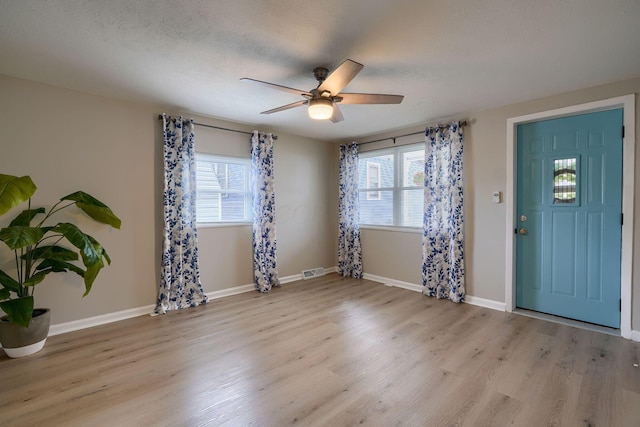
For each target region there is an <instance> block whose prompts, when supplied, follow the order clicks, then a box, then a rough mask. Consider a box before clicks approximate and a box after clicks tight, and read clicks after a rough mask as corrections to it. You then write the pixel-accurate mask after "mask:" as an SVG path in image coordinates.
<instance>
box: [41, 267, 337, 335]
mask: <svg viewBox="0 0 640 427" xmlns="http://www.w3.org/2000/svg"><path fill="white" fill-rule="evenodd" d="M325 271H326V272H327V273H335V272H336V271H337V268H336V267H329V268H325ZM296 280H302V274H294V275H292V276H287V277H283V278H281V279H280V283H290V282H295V281H296ZM255 289H256V287H255V285H254V284H249V285H241V286H235V287H233V288H228V289H221V290H219V291H212V292H207V296H208V297H209V299H210V300H214V299H219V298H224V297H229V296H232V295H238V294H242V293H245V292H251V291H255ZM154 309H155V306H154V305H147V306H144V307H138V308H131V309H128V310H122V311H116V312H114V313H108V314H103V315H100V316H94V317H87V318H85V319H79V320H73V321H71V322H64V323H58V324H56V325H51V327H50V328H49V336H50V337H51V336H54V335H59V334H64V333H67V332H73V331H78V330H80V329H86V328H91V327H93V326H100V325H104V324H107V323H112V322H117V321H119V320H125V319H130V318H132V317H137V316H144V315H146V314H149V315H153V314H154V312H153V311H154Z"/></svg>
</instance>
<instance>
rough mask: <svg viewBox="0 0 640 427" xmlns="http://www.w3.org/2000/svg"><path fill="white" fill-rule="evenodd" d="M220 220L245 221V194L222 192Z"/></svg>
mask: <svg viewBox="0 0 640 427" xmlns="http://www.w3.org/2000/svg"><path fill="white" fill-rule="evenodd" d="M221 196H222V204H221V209H220V216H221V217H220V221H243V220H244V219H245V218H247V215H246V212H245V207H246V204H245V195H244V194H242V193H222V194H221Z"/></svg>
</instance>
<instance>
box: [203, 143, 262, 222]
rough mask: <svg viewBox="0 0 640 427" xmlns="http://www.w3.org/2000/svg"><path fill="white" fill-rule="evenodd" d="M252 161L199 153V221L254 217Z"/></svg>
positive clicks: (237, 220)
mask: <svg viewBox="0 0 640 427" xmlns="http://www.w3.org/2000/svg"><path fill="white" fill-rule="evenodd" d="M250 177H251V161H250V160H249V159H240V158H233V157H222V156H213V155H210V154H203V153H196V188H197V197H196V218H197V221H198V223H199V224H207V223H225V222H250V221H251V190H250V185H249V184H250V182H249V180H250Z"/></svg>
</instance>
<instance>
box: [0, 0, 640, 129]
mask: <svg viewBox="0 0 640 427" xmlns="http://www.w3.org/2000/svg"><path fill="white" fill-rule="evenodd" d="M346 58H350V59H353V60H355V61H357V62H360V63H362V64H364V65H365V68H364V69H363V70H362V72H361V73H360V74H359V75H358V76H357V77H356V78H355V79H354V80H353V81H352V82H351V83H350V84H349V85H348V86H347V87H346V88H345V90H344V91H345V92H374V93H391V94H401V95H405V99H404V101H403V103H402V104H400V105H382V106H378V105H376V106H371V105H344V106H341V109H342V112H343V114H344V117H345V120H344V121H343V122H341V123H336V124H334V123H331V122H329V121H323V122H316V121H313V120H311V119H310V118H309V117H308V116H307V112H306V108H304V107H302V108H295V109H292V110H287V111H284V112H280V113H275V114H271V115H260V114H259V113H260V112H261V111H264V110H268V109H271V108H274V107H278V106H280V105H284V104H288V103H291V102H295V101H298V100H299V98H297V97H296V95H292V94H288V93H285V92H280V91H275V90H271V89H269V88H262V87H257V86H256V85H252V84H250V83H246V82H241V81H240V80H239V79H240V78H241V77H251V78H254V79H258V80H265V81H269V82H273V83H277V84H281V85H285V86H290V87H294V88H299V89H303V90H310V89H312V88H314V87H315V86H316V84H317V82H316V81H315V80H314V78H313V74H312V70H313V68H315V67H318V66H324V67H327V68H329V69H332V68H334V67H336V66H337V65H339V64H340V63H341V62H342V61H343V60H344V59H346ZM0 73H1V74H6V75H9V76H15V77H21V78H25V79H30V80H35V81H39V82H44V83H49V84H52V85H56V86H62V87H67V88H72V89H77V90H81V91H85V92H89V93H95V94H99V95H105V96H109V97H117V98H122V99H127V100H135V101H143V102H153V103H158V104H160V105H162V106H163V108H167V109H168V111H167V112H168V113H171V112H172V111H171V109H175V110H176V111H178V110H179V111H191V112H194V113H200V114H203V115H208V116H213V117H219V118H224V119H228V120H232V121H238V122H243V123H250V124H252V125H258V127H259V126H263V127H268V128H269V129H276V130H282V131H285V132H290V133H294V134H298V135H303V136H308V137H311V138H317V139H323V140H338V139H346V138H351V137H358V136H364V135H368V134H373V133H376V132H380V131H385V130H391V129H397V128H403V127H408V126H413V125H418V124H422V123H426V122H427V121H429V122H433V121H434V120H440V119H446V118H449V117H452V116H457V115H461V114H464V113H466V112H471V111H477V110H481V109H486V108H492V107H498V106H501V105H507V104H511V103H515V102H519V101H525V100H529V99H534V98H539V97H543V96H546V95H552V94H557V93H562V92H567V91H571V90H575V89H580V88H584V87H588V86H594V85H598V84H602V83H608V82H612V81H617V80H623V79H626V78H631V77H637V76H640V1H639V0H485V1H478V0H448V1H445V0H440V1H437V0H349V1H347V0H323V1H317V0H314V1H311V0H289V1H287V0H218V1H211V0H182V1H157V0H135V1H134V0H56V1H44V0H21V1H18V0H0ZM0 96H1V94H0Z"/></svg>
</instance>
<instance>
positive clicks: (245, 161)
mask: <svg viewBox="0 0 640 427" xmlns="http://www.w3.org/2000/svg"><path fill="white" fill-rule="evenodd" d="M198 160H200V161H203V160H204V161H208V162H211V163H218V164H224V165H225V170H224V173H225V178H226V184H227V186H228V183H229V165H242V166H243V167H244V168H245V174H244V175H245V176H244V187H245V190H230V189H226V190H205V191H206V192H207V193H214V194H215V193H218V194H219V195H220V199H225V198H228V197H229V195H230V194H243V195H244V212H245V217H244V219H242V220H231V221H225V220H218V221H203V220H202V219H201V217H202V215H198V212H197V206H198V203H197V197H198V196H199V194H200V191H202V190H200V189H199V185H198V173H197V162H198ZM195 161H196V224H197V226H198V227H199V228H200V227H202V228H207V227H225V226H238V225H251V224H252V223H253V219H252V216H253V211H252V201H253V192H252V188H251V159H250V158H248V157H234V156H226V155H220V154H212V153H206V152H201V151H195Z"/></svg>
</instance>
